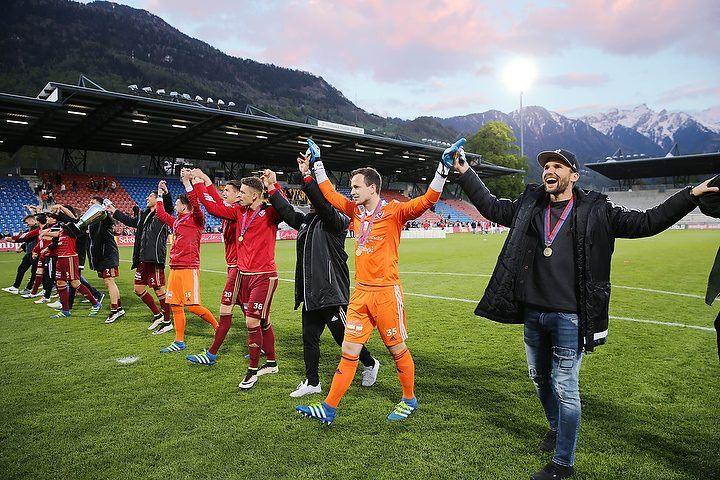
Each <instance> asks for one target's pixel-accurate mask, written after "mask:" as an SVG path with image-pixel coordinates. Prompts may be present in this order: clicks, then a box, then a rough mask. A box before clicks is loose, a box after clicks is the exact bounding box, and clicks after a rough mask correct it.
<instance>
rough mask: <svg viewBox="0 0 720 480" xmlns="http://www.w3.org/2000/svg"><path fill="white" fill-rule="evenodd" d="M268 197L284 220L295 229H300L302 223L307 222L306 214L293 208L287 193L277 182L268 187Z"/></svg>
mask: <svg viewBox="0 0 720 480" xmlns="http://www.w3.org/2000/svg"><path fill="white" fill-rule="evenodd" d="M268 199H269V200H270V205H272V206H273V208H274V209H275V211H276V212H277V215H278V216H279V217H280V219H281V220H282V221H283V222H285V223H287V224H288V225H290V226H291V227H292V228H294V229H295V230H300V227H301V226H302V224H303V223H305V216H306V215H305V214H304V213H302V212H298V211H297V210H295V209H294V208H293V206H292V205H291V204H290V202H289V201H288V199H287V198H286V197H285V195H283V193H282V188H281V187H280V185H277V184H276V185H275V186H273V187H272V188H271V189H268Z"/></svg>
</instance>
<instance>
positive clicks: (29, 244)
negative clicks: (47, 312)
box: [2, 214, 42, 295]
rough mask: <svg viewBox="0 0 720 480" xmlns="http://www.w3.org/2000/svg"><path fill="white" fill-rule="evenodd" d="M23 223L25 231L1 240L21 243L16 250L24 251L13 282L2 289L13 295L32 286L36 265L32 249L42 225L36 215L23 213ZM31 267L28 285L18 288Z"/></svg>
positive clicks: (24, 292)
mask: <svg viewBox="0 0 720 480" xmlns="http://www.w3.org/2000/svg"><path fill="white" fill-rule="evenodd" d="M23 223H24V224H25V226H26V227H27V231H25V232H22V233H19V234H17V235H12V236H8V237H5V238H4V239H3V241H5V242H15V243H22V245H21V247H20V249H18V252H20V251H22V252H25V254H24V255H23V257H22V259H21V260H20V265H18V267H17V275H16V276H15V283H13V285H12V286H11V287H5V288H3V289H2V290H3V291H5V292H8V293H12V294H14V295H17V294H19V293H22V294H23V295H24V294H27V293H30V288H31V287H32V283H33V279H34V277H35V268H36V265H37V262H35V261H33V258H32V251H33V248H35V245H36V244H37V241H38V233H39V232H40V228H41V227H42V225H40V224H39V223H38V220H37V217H36V216H35V215H32V214H31V215H25V217H24V218H23ZM31 268H32V270H31V272H30V281H29V282H28V286H27V287H25V289H24V290H20V284H21V283H22V280H23V277H24V276H25V272H27V271H28V270H29V269H31Z"/></svg>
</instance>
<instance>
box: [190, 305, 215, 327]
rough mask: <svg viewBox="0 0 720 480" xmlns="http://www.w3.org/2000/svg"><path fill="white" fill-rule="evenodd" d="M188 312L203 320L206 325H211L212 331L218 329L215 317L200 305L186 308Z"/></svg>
mask: <svg viewBox="0 0 720 480" xmlns="http://www.w3.org/2000/svg"><path fill="white" fill-rule="evenodd" d="M187 309H188V310H190V311H191V312H192V313H194V314H195V315H197V316H198V317H200V318H202V319H203V320H205V321H206V322H207V323H209V324H210V325H212V327H213V330H217V328H218V322H217V320H215V316H214V315H213V314H212V312H211V311H210V310H208V309H207V308H205V307H203V306H202V305H190V306H189V307H187Z"/></svg>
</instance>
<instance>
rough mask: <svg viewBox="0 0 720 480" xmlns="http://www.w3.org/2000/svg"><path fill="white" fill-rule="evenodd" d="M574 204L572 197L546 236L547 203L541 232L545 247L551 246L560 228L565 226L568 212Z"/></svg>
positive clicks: (548, 228)
mask: <svg viewBox="0 0 720 480" xmlns="http://www.w3.org/2000/svg"><path fill="white" fill-rule="evenodd" d="M574 202H575V197H574V196H573V197H572V198H571V199H570V201H569V202H568V203H567V205H565V208H564V209H563V211H562V214H561V215H560V219H559V220H558V221H557V223H556V224H555V227H553V229H552V230H551V231H550V234H549V235H548V231H549V230H550V203H548V205H547V208H546V209H545V225H544V226H545V228H544V231H543V234H544V236H545V245H546V246H548V247H549V246H550V245H552V242H553V241H554V240H555V237H557V234H558V232H559V231H560V229H561V228H562V226H563V225H564V224H565V220H567V217H568V215H569V214H570V210H572V206H573V203H574Z"/></svg>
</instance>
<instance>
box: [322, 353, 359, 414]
mask: <svg viewBox="0 0 720 480" xmlns="http://www.w3.org/2000/svg"><path fill="white" fill-rule="evenodd" d="M358 358H359V357H358V355H349V354H347V353H343V354H342V357H340V364H339V365H338V367H337V370H335V376H333V381H332V385H330V392H328V396H327V398H326V399H325V403H327V404H328V405H330V406H331V407H333V408H337V406H338V405H339V404H340V400H341V399H342V397H343V396H344V395H345V392H347V390H348V388H350V384H351V383H352V381H353V378H354V377H355V371H356V370H357V366H358Z"/></svg>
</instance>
